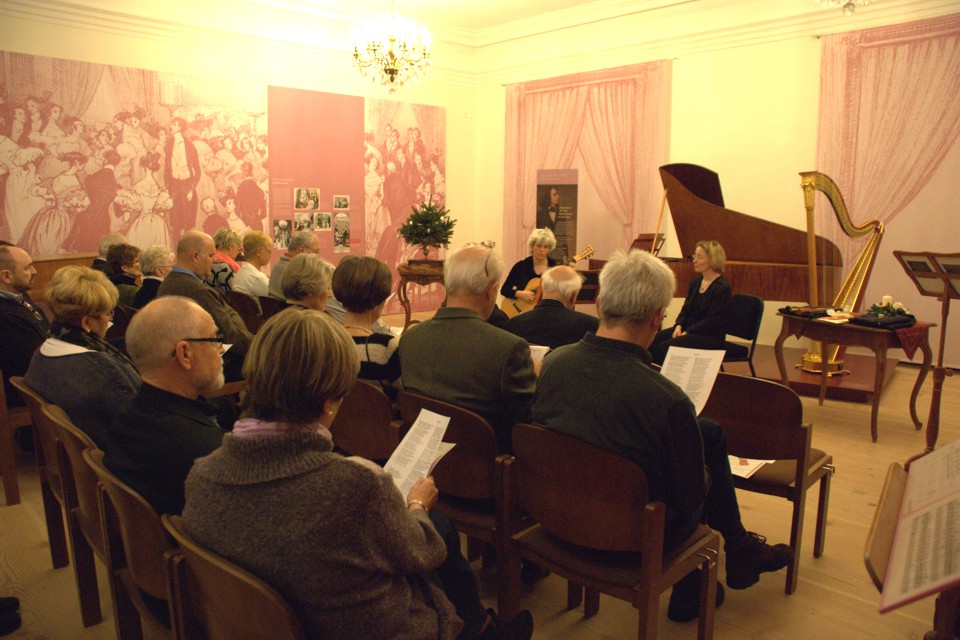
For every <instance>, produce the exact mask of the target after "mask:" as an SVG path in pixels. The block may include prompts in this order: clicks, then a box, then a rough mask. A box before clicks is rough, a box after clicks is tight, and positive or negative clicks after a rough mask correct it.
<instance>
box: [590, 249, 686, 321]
mask: <svg viewBox="0 0 960 640" xmlns="http://www.w3.org/2000/svg"><path fill="white" fill-rule="evenodd" d="M676 286H677V283H676V278H675V277H674V275H673V271H671V270H670V267H668V266H667V265H666V264H664V262H663V260H661V259H660V258H657V257H656V256H653V255H651V254H650V253H648V252H646V251H638V250H637V249H634V250H632V251H630V253H624V252H623V251H617V252H616V253H614V254H613V256H612V257H611V258H610V260H608V261H607V264H606V265H604V267H603V270H602V271H601V272H600V293H599V297H600V320H601V322H603V323H604V325H606V326H616V325H620V324H642V323H643V322H645V321H647V320H649V319H650V318H652V317H653V316H654V314H656V313H657V312H658V311H660V309H664V308H666V307H667V306H668V305H669V304H670V301H671V300H672V299H673V292H674V290H675V289H676Z"/></svg>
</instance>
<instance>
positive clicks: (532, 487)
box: [510, 424, 665, 552]
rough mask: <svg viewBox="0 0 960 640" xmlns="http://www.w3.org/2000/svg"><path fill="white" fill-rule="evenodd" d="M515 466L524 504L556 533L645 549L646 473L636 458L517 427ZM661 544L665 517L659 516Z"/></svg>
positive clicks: (586, 542) (591, 543)
mask: <svg viewBox="0 0 960 640" xmlns="http://www.w3.org/2000/svg"><path fill="white" fill-rule="evenodd" d="M513 451H514V458H515V460H514V461H513V462H512V464H511V465H510V468H511V473H512V474H513V475H512V478H513V481H512V486H513V491H514V492H515V495H516V498H517V503H518V504H519V506H520V507H521V508H522V509H523V510H524V511H526V512H527V513H529V514H530V516H531V517H532V518H533V519H534V520H536V521H537V522H539V523H540V525H541V526H542V527H543V528H544V529H546V530H547V531H549V532H550V533H552V534H554V535H555V536H557V537H559V538H561V539H563V540H566V541H568V542H572V543H574V544H578V545H580V546H584V547H588V548H591V549H602V550H606V551H635V552H637V551H641V544H642V541H643V540H644V538H645V537H646V536H650V535H655V534H656V532H653V531H649V530H645V525H644V519H643V517H642V514H643V512H644V510H645V509H646V508H647V507H648V506H649V505H650V504H653V505H658V507H657V508H658V509H659V510H660V514H661V515H660V517H661V518H662V517H663V516H662V514H663V512H664V509H665V507H664V506H663V503H650V502H649V492H648V489H647V477H646V475H645V474H644V473H643V470H642V469H641V468H640V467H639V466H638V465H637V464H636V463H634V462H631V461H630V460H627V459H626V458H624V457H622V456H619V455H617V454H615V453H611V452H609V451H605V450H603V449H600V448H599V447H595V446H594V445H591V444H588V443H586V442H584V441H582V440H579V439H577V438H574V437H571V436H567V435H563V434H560V433H555V432H553V431H548V430H546V429H544V428H543V427H537V426H534V425H530V424H518V425H516V426H515V427H514V428H513ZM660 525H661V528H660V531H659V536H660V544H661V547H662V540H663V538H662V536H663V529H662V525H663V521H662V519H661V521H660Z"/></svg>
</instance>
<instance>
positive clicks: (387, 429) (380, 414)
mask: <svg viewBox="0 0 960 640" xmlns="http://www.w3.org/2000/svg"><path fill="white" fill-rule="evenodd" d="M392 421H393V408H392V407H391V406H390V399H389V398H388V397H387V394H385V393H384V392H383V389H381V388H380V386H379V385H377V384H373V383H370V382H367V381H366V380H357V382H356V383H355V384H354V385H353V388H352V389H351V390H350V392H349V393H348V394H347V395H346V397H344V399H343V402H342V403H341V404H340V410H339V411H338V412H337V417H336V418H335V419H334V421H333V424H331V425H330V433H331V434H333V442H334V444H336V445H337V446H338V447H339V448H340V449H342V450H343V451H345V452H346V453H348V454H350V455H355V456H361V457H363V458H367V459H368V460H386V459H388V458H389V457H390V456H391V455H392V454H393V450H394V449H396V448H397V445H398V444H400V439H399V430H398V429H393V428H391V423H392Z"/></svg>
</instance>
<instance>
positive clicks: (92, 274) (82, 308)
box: [43, 265, 120, 325]
mask: <svg viewBox="0 0 960 640" xmlns="http://www.w3.org/2000/svg"><path fill="white" fill-rule="evenodd" d="M119 298H120V294H119V293H117V288H116V287H115V286H114V285H113V283H112V282H110V281H109V280H108V279H107V276H105V275H103V273H101V272H99V271H95V270H93V269H91V268H89V267H80V266H77V265H68V266H66V267H60V268H59V269H57V272H56V273H55V274H53V277H52V278H50V282H49V283H47V287H46V289H45V290H44V292H43V299H44V300H45V301H46V303H47V305H48V306H49V307H50V311H52V312H53V317H54V319H55V320H56V321H57V322H62V323H64V324H75V325H79V324H80V321H81V320H83V317H84V316H97V315H103V314H105V313H109V312H110V311H111V310H113V308H114V307H116V306H117V300H118V299H119Z"/></svg>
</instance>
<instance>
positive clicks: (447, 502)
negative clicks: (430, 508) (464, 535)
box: [435, 494, 497, 539]
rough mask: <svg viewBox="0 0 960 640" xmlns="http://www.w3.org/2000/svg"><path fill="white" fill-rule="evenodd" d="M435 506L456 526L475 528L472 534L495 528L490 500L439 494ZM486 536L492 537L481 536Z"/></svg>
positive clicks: (494, 516)
mask: <svg viewBox="0 0 960 640" xmlns="http://www.w3.org/2000/svg"><path fill="white" fill-rule="evenodd" d="M435 508H436V509H437V511H440V512H442V513H443V514H444V515H446V516H447V517H448V518H450V519H451V520H453V521H454V522H456V523H457V526H458V528H462V530H466V529H468V528H469V529H475V530H477V531H475V532H473V535H477V534H478V533H479V532H480V531H487V532H489V533H492V532H493V530H494V529H495V528H496V521H497V518H496V512H495V511H494V507H493V501H492V500H476V501H472V500H471V501H465V500H457V499H455V498H450V497H449V496H445V495H443V494H440V497H439V500H438V502H437V505H436V507H435ZM488 537H489V538H492V536H483V538H484V539H486V538H488Z"/></svg>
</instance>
